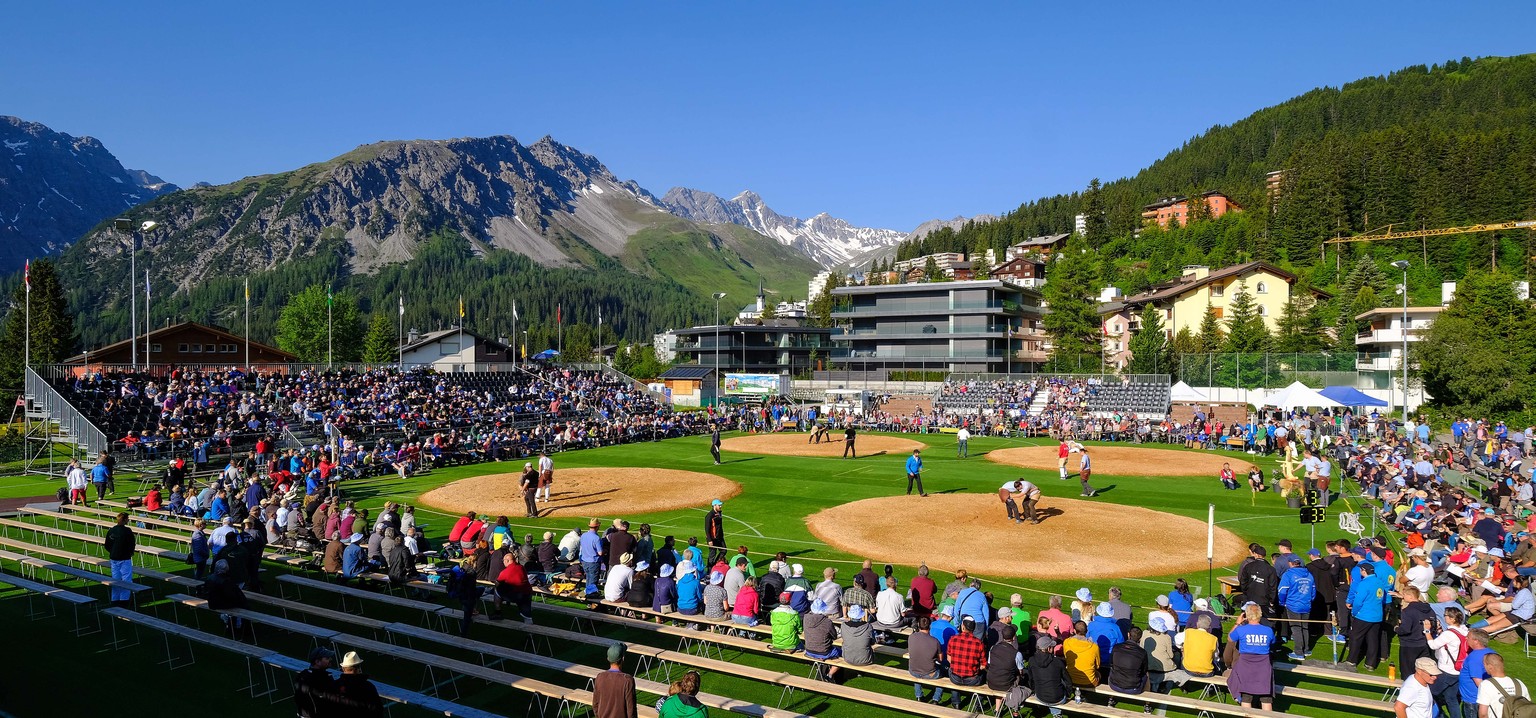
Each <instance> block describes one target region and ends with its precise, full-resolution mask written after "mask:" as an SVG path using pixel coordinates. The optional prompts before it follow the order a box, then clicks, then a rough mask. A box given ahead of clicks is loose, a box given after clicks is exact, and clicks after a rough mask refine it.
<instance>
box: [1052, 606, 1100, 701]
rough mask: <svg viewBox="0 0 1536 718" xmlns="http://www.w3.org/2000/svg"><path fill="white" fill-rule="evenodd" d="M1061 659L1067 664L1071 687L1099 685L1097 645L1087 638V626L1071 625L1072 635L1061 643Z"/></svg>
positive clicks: (1078, 622) (1080, 624) (1079, 622)
mask: <svg viewBox="0 0 1536 718" xmlns="http://www.w3.org/2000/svg"><path fill="white" fill-rule="evenodd" d="M1061 657H1062V659H1063V660H1065V661H1066V662H1067V675H1069V676H1071V677H1072V684H1073V685H1075V686H1078V687H1080V688H1089V687H1093V686H1096V685H1098V684H1099V665H1100V664H1099V645H1098V644H1097V643H1094V642H1093V640H1092V639H1090V638H1088V624H1086V623H1083V622H1082V621H1074V622H1073V623H1072V635H1071V636H1068V637H1067V639H1066V640H1065V641H1062V642H1061Z"/></svg>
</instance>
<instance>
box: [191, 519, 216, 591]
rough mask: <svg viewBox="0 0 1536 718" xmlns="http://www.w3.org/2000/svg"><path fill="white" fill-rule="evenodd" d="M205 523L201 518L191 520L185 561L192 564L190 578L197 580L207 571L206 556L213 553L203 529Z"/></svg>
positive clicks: (201, 578)
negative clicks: (190, 531) (190, 534)
mask: <svg viewBox="0 0 1536 718" xmlns="http://www.w3.org/2000/svg"><path fill="white" fill-rule="evenodd" d="M207 525H208V524H207V522H205V521H203V520H202V519H196V520H194V521H193V522H192V539H191V542H190V544H189V545H188V549H189V550H188V551H187V563H190V564H192V578H195V579H197V580H199V581H201V580H203V575H204V574H206V573H207V572H208V558H209V557H210V556H212V555H213V551H212V549H211V548H209V545H208V533H207V532H206V531H204V530H203V527H204V526H207Z"/></svg>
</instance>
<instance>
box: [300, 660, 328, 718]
mask: <svg viewBox="0 0 1536 718" xmlns="http://www.w3.org/2000/svg"><path fill="white" fill-rule="evenodd" d="M335 661H336V654H334V653H332V652H331V651H330V649H327V648H316V649H314V650H311V651H310V652H309V667H308V668H305V669H304V670H302V671H299V673H298V675H297V676H295V677H294V679H293V705H294V709H295V711H296V712H297V714H298V716H299V718H325V716H328V715H331V714H333V713H334V712H335V708H334V705H335V701H336V679H334V678H332V677H331V673H330V668H331V665H332V664H333V663H335Z"/></svg>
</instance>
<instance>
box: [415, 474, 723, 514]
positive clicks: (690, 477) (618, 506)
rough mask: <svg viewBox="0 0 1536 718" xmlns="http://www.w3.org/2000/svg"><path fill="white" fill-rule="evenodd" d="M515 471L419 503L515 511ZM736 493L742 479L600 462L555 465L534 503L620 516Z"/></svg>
mask: <svg viewBox="0 0 1536 718" xmlns="http://www.w3.org/2000/svg"><path fill="white" fill-rule="evenodd" d="M519 479H520V475H519V474H516V473H512V474H492V475H489V476H475V477H472V478H468V479H460V480H459V481H455V482H453V483H451V484H447V485H444V486H440V487H438V488H436V489H433V490H431V491H428V492H427V493H425V494H422V495H421V499H420V501H421V503H424V504H427V505H429V506H433V507H436V508H439V509H442V510H444V511H449V512H453V513H462V512H465V511H476V512H479V513H482V514H489V515H491V516H509V517H520V516H522V515H523V514H524V513H525V511H526V507H525V504H524V503H523V494H522V491H520V490H519V489H518V480H519ZM739 493H741V484H738V483H736V482H734V481H731V480H730V479H727V478H724V477H720V476H716V475H714V474H705V473H700V472H697V471H677V470H674V469H642V468H627V467H626V468H604V469H556V470H555V481H554V484H552V485H551V486H550V499H551V500H550V501H549V502H548V503H541V504H538V508H539V516H542V517H550V516H557V517H563V516H582V517H590V516H597V517H604V518H608V517H623V516H636V515H639V514H647V513H654V512H657V511H671V510H673V509H683V508H689V507H692V506H708V505H709V502H710V501H711V500H713V499H729V498H731V497H732V496H735V495H737V494H739Z"/></svg>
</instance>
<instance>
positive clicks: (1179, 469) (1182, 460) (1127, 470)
mask: <svg viewBox="0 0 1536 718" xmlns="http://www.w3.org/2000/svg"><path fill="white" fill-rule="evenodd" d="M1088 455H1089V457H1091V458H1092V461H1093V473H1094V475H1095V476H1099V475H1107V476H1210V477H1215V476H1217V475H1218V474H1220V473H1221V465H1222V464H1223V463H1230V464H1232V471H1234V472H1236V473H1237V476H1238V479H1239V480H1241V479H1242V477H1243V475H1245V474H1247V473H1248V470H1249V469H1251V468H1253V464H1251V463H1248V462H1247V461H1243V460H1241V459H1237V458H1234V457H1232V456H1230V455H1228V454H1219V453H1215V452H1195V451H1174V450H1171V449H1143V448H1141V447H1137V446H1090V447H1088ZM1079 456H1080V455H1079V454H1076V453H1074V454H1072V456H1070V457H1068V458H1067V471H1068V472H1070V473H1071V474H1072V475H1073V476H1076V475H1077V467H1078V463H1077V462H1078V457H1079ZM987 459H989V460H991V461H995V462H997V463H999V464H1007V465H1009V466H1019V467H1022V468H1026V469H1044V470H1046V471H1052V472H1054V471H1056V447H1055V446H1025V447H1020V448H1017V449H995V450H993V451H989V452H987Z"/></svg>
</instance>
